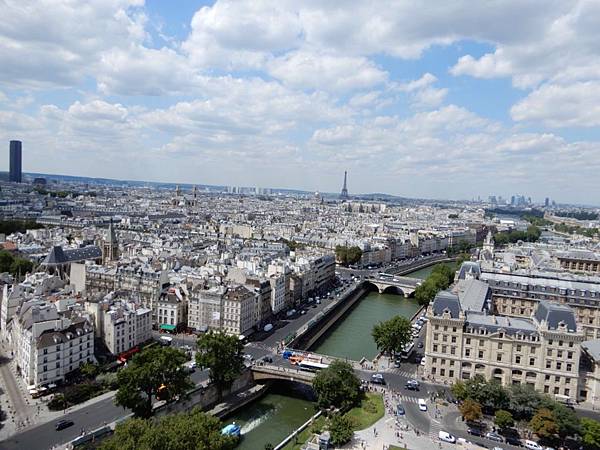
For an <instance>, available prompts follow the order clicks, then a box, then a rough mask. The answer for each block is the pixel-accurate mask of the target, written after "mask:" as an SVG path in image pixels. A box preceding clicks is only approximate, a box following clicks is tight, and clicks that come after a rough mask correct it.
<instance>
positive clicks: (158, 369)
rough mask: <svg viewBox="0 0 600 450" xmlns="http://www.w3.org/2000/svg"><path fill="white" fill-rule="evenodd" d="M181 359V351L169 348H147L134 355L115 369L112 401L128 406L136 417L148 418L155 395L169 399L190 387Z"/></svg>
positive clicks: (184, 357) (191, 385) (182, 359)
mask: <svg viewBox="0 0 600 450" xmlns="http://www.w3.org/2000/svg"><path fill="white" fill-rule="evenodd" d="M185 362H186V356H185V354H184V353H183V352H182V351H180V350H177V349H174V348H171V347H151V348H148V349H146V350H144V351H142V352H141V353H138V354H136V355H135V356H134V357H133V358H132V359H131V360H130V361H129V362H128V364H127V366H126V367H124V368H122V369H121V370H120V371H119V372H118V375H117V380H118V383H119V389H118V390H117V395H116V396H115V402H116V404H117V405H120V406H123V407H125V408H129V409H131V410H132V411H133V413H134V414H135V415H136V416H137V417H143V418H148V417H150V416H151V415H152V403H153V401H154V400H155V399H156V398H157V396H158V395H159V394H160V398H161V400H166V401H169V400H172V399H174V398H176V397H179V396H181V395H183V394H185V393H186V392H187V391H188V390H189V389H191V388H192V387H193V384H192V382H191V381H190V378H189V375H188V373H187V372H185V371H183V370H182V368H181V366H182V365H183V364H184V363H185Z"/></svg>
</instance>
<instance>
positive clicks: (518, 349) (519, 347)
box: [517, 344, 521, 352]
mask: <svg viewBox="0 0 600 450" xmlns="http://www.w3.org/2000/svg"><path fill="white" fill-rule="evenodd" d="M517 351H518V352H520V351H521V345H520V344H519V345H517Z"/></svg>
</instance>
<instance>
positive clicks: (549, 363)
mask: <svg viewBox="0 0 600 450" xmlns="http://www.w3.org/2000/svg"><path fill="white" fill-rule="evenodd" d="M550 367H552V363H551V362H550V361H546V369H549V368H550Z"/></svg>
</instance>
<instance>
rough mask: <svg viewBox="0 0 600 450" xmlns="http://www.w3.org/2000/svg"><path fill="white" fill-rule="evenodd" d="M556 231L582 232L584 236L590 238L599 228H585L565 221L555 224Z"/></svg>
mask: <svg viewBox="0 0 600 450" xmlns="http://www.w3.org/2000/svg"><path fill="white" fill-rule="evenodd" d="M554 231H558V232H559V233H567V234H581V235H582V236H587V237H590V238H591V237H594V236H596V235H597V234H598V228H584V227H580V226H576V225H567V224H565V223H556V224H554Z"/></svg>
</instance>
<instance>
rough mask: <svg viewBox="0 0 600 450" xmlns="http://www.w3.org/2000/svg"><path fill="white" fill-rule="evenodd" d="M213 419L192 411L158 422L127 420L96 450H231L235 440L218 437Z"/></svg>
mask: <svg viewBox="0 0 600 450" xmlns="http://www.w3.org/2000/svg"><path fill="white" fill-rule="evenodd" d="M222 426H223V424H222V423H221V421H220V420H219V419H217V418H216V417H213V416H210V415H208V414H205V413H203V412H201V411H200V410H199V409H197V408H196V409H193V410H192V411H191V412H189V413H179V414H172V415H168V416H165V417H163V418H161V419H139V418H134V419H129V420H127V421H125V422H123V423H121V424H119V425H117V428H116V429H115V434H114V435H113V436H112V437H111V438H109V439H107V440H105V441H104V442H102V444H101V445H100V447H99V448H100V450H138V449H143V450H163V449H169V450H188V449H198V450H231V449H233V448H235V446H236V445H237V438H235V437H233V436H226V435H222V434H221V429H222Z"/></svg>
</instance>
